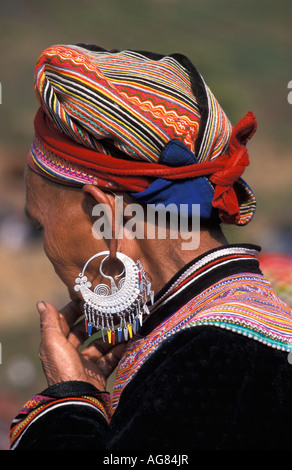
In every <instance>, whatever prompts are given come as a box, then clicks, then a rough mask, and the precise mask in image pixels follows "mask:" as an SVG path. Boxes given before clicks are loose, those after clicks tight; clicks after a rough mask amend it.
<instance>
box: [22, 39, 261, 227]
mask: <svg viewBox="0 0 292 470" xmlns="http://www.w3.org/2000/svg"><path fill="white" fill-rule="evenodd" d="M35 92H36V95H37V98H38V100H39V102H40V105H41V106H40V108H39V110H38V112H37V114H36V117H35V121H34V127H35V136H34V139H33V143H32V145H31V149H30V152H29V156H28V163H29V165H30V167H31V168H32V169H33V170H35V171H36V172H38V173H40V174H41V175H43V176H46V177H47V178H51V179H53V180H55V181H57V182H59V183H61V184H68V185H84V184H95V185H98V186H99V187H101V188H104V189H105V190H111V191H115V192H118V191H122V192H127V193H129V194H130V195H131V196H132V197H133V198H134V199H136V200H137V201H138V202H140V203H141V204H148V203H150V204H157V203H164V204H169V203H175V204H177V205H178V206H179V205H180V204H188V205H189V207H191V205H192V204H200V214H201V217H202V218H203V219H212V220H217V221H223V222H225V223H233V224H237V225H245V224H247V223H248V222H249V221H250V220H251V219H252V217H253V214H254V212H255V206H256V203H255V197H254V194H253V192H252V191H251V189H250V188H249V186H248V185H247V184H246V183H245V181H244V180H243V179H242V178H241V175H242V173H243V171H244V169H245V167H246V166H247V165H248V164H249V159H248V153H247V149H246V143H247V141H248V140H249V139H250V138H251V136H252V135H253V133H254V132H255V130H256V120H255V117H254V115H253V113H252V112H248V113H247V115H246V116H245V117H244V118H243V119H242V120H241V121H239V123H238V124H237V125H236V126H235V127H234V128H233V127H232V125H231V123H230V121H229V120H228V118H227V116H226V115H225V113H224V111H223V109H222V108H221V107H220V105H219V103H218V102H217V100H216V98H215V97H214V95H213V94H212V92H211V91H210V89H209V88H208V86H207V85H206V84H205V82H204V80H203V78H202V77H201V75H200V74H199V73H198V71H197V70H196V68H195V67H194V65H193V64H192V63H191V62H190V61H189V59H188V58H187V57H185V56H183V55H181V54H172V55H169V56H163V55H160V54H154V53H150V52H141V51H132V50H124V51H116V50H114V51H106V50H104V49H102V48H99V47H97V46H89V45H84V44H80V45H69V46H63V45H57V46H53V47H50V48H48V49H46V50H45V51H44V52H43V53H42V54H41V56H40V58H39V60H38V62H37V64H36V69H35Z"/></svg>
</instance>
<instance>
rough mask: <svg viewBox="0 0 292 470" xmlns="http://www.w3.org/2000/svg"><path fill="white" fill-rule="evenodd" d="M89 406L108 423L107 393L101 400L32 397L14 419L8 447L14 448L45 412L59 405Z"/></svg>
mask: <svg viewBox="0 0 292 470" xmlns="http://www.w3.org/2000/svg"><path fill="white" fill-rule="evenodd" d="M66 405H67V406H68V405H71V406H76V405H78V406H90V407H92V408H93V409H94V410H96V411H98V412H99V413H100V414H101V415H102V416H103V417H104V419H105V420H106V422H107V424H109V422H110V419H111V414H112V408H111V401H110V399H109V398H107V395H105V394H103V400H102V401H101V400H98V399H97V398H94V397H87V396H83V397H74V398H72V397H70V398H61V399H53V398H49V397H44V396H42V395H36V396H35V397H33V398H32V399H31V400H29V402H28V403H27V404H25V406H24V407H23V408H22V410H21V411H20V414H19V415H18V416H17V417H16V418H15V419H14V421H13V422H12V425H11V430H10V448H11V450H13V449H15V448H16V447H17V445H18V443H19V441H20V439H21V438H22V436H23V435H24V433H25V432H26V431H27V430H28V428H29V426H31V425H32V424H33V423H34V422H35V421H36V420H37V419H39V418H41V417H42V416H44V415H45V414H46V413H47V412H50V411H53V410H54V409H56V408H58V407H59V406H66Z"/></svg>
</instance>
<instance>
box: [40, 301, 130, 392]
mask: <svg viewBox="0 0 292 470" xmlns="http://www.w3.org/2000/svg"><path fill="white" fill-rule="evenodd" d="M37 308H38V311H39V314H40V323H41V344H40V350H39V356H40V359H41V361H42V365H43V369H44V372H45V375H46V378H47V382H48V385H49V386H51V385H54V384H56V383H58V382H63V381H67V380H78V381H83V382H89V383H91V384H93V385H94V386H95V387H96V388H98V389H99V390H100V391H104V390H105V389H106V382H107V378H108V377H109V375H110V374H111V373H112V372H113V370H114V369H115V368H116V366H117V364H118V362H119V360H120V359H121V357H122V355H123V352H124V350H125V347H126V344H125V343H121V344H118V345H116V346H112V345H111V344H107V343H104V342H103V340H102V339H101V340H96V341H94V342H92V343H91V344H90V345H89V346H88V347H86V348H85V349H83V350H82V351H80V350H81V347H82V346H83V343H84V340H85V339H86V338H87V334H86V333H85V329H84V327H83V326H82V325H81V324H79V325H77V326H75V327H73V325H74V323H75V322H76V320H77V319H78V317H79V316H80V309H79V308H78V306H77V304H76V303H75V302H70V303H69V304H68V305H66V307H65V308H64V309H62V310H61V311H60V312H58V310H57V309H56V308H55V307H54V306H53V305H51V304H50V303H48V302H46V303H45V302H39V303H38V304H37Z"/></svg>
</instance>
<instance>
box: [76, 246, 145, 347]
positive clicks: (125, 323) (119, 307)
mask: <svg viewBox="0 0 292 470" xmlns="http://www.w3.org/2000/svg"><path fill="white" fill-rule="evenodd" d="M100 256H104V258H103V259H102V261H101V263H100V266H99V272H100V274H101V275H102V276H103V277H104V278H105V279H108V280H109V281H110V287H109V286H108V285H107V284H98V285H97V286H96V287H94V289H93V290H91V289H90V287H92V284H91V282H89V281H88V278H87V276H86V275H85V271H86V268H87V266H88V265H89V263H90V262H91V261H93V260H94V259H95V258H97V257H100ZM116 256H117V258H118V259H119V260H120V261H121V262H122V264H123V271H122V272H121V273H120V274H119V275H116V276H115V277H112V276H108V275H106V274H105V273H104V272H103V264H104V262H105V260H106V259H107V258H108V257H109V251H102V252H101V253H97V254H96V255H94V256H92V257H91V258H90V259H89V260H88V261H87V262H86V264H85V265H84V268H83V270H82V272H81V273H80V274H79V277H78V278H77V279H75V286H74V289H75V291H77V292H78V291H80V293H81V295H82V298H83V300H84V315H85V325H86V330H87V332H88V334H89V336H91V334H92V331H93V328H95V329H96V330H100V331H101V334H102V338H103V340H104V341H105V336H106V335H105V332H106V334H107V339H108V341H109V342H110V343H112V344H115V343H116V341H118V342H120V341H121V340H122V338H123V337H124V339H125V340H126V341H127V340H128V339H129V338H132V337H133V334H135V333H137V332H138V331H139V328H140V327H141V326H142V321H143V314H146V315H148V314H149V313H150V311H149V307H148V305H147V302H148V301H149V300H150V302H151V304H153V301H154V292H153V290H151V283H150V281H149V280H148V279H147V276H146V273H145V271H144V269H143V267H142V265H141V263H140V261H137V262H136V263H135V262H134V261H133V260H132V259H131V258H129V256H126V255H124V254H123V253H119V252H117V253H116ZM119 278H121V279H120V280H119V281H118V282H116V281H117V280H118V279H119ZM116 318H118V327H117V328H115V323H116V322H115V319H116Z"/></svg>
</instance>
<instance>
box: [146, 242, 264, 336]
mask: <svg viewBox="0 0 292 470" xmlns="http://www.w3.org/2000/svg"><path fill="white" fill-rule="evenodd" d="M259 252H260V247H258V246H256V245H252V244H232V245H226V246H222V247H219V248H215V249H213V250H210V251H207V252H205V253H204V254H202V255H200V256H198V257H197V258H195V259H194V260H193V261H191V262H190V263H188V264H187V265H185V266H184V267H183V268H182V269H181V270H180V271H178V272H177V273H176V274H175V276H173V277H172V279H170V281H169V282H168V283H167V284H166V285H165V286H164V288H163V289H162V290H161V291H160V292H159V293H158V294H157V295H156V296H155V299H154V305H153V307H152V309H151V315H150V316H149V317H148V318H146V320H145V321H144V324H143V326H142V328H141V331H140V334H141V336H146V335H148V334H149V333H150V332H151V331H152V330H153V329H154V328H156V327H157V326H158V325H159V324H160V323H161V322H163V321H164V320H166V319H167V318H168V317H170V316H171V315H172V314H173V313H175V312H176V311H177V310H178V309H179V308H181V307H182V306H183V305H185V304H186V303H187V302H188V301H189V300H191V299H192V298H194V297H196V296H197V295H198V294H200V293H201V292H202V291H203V290H205V289H207V288H209V287H210V286H212V285H213V284H214V283H216V282H218V281H220V280H221V279H223V278H226V277H227V276H232V275H233V274H238V273H243V272H248V273H253V274H262V272H261V270H260V268H259V262H258V260H257V258H256V256H257V254H258V253H259Z"/></svg>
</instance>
